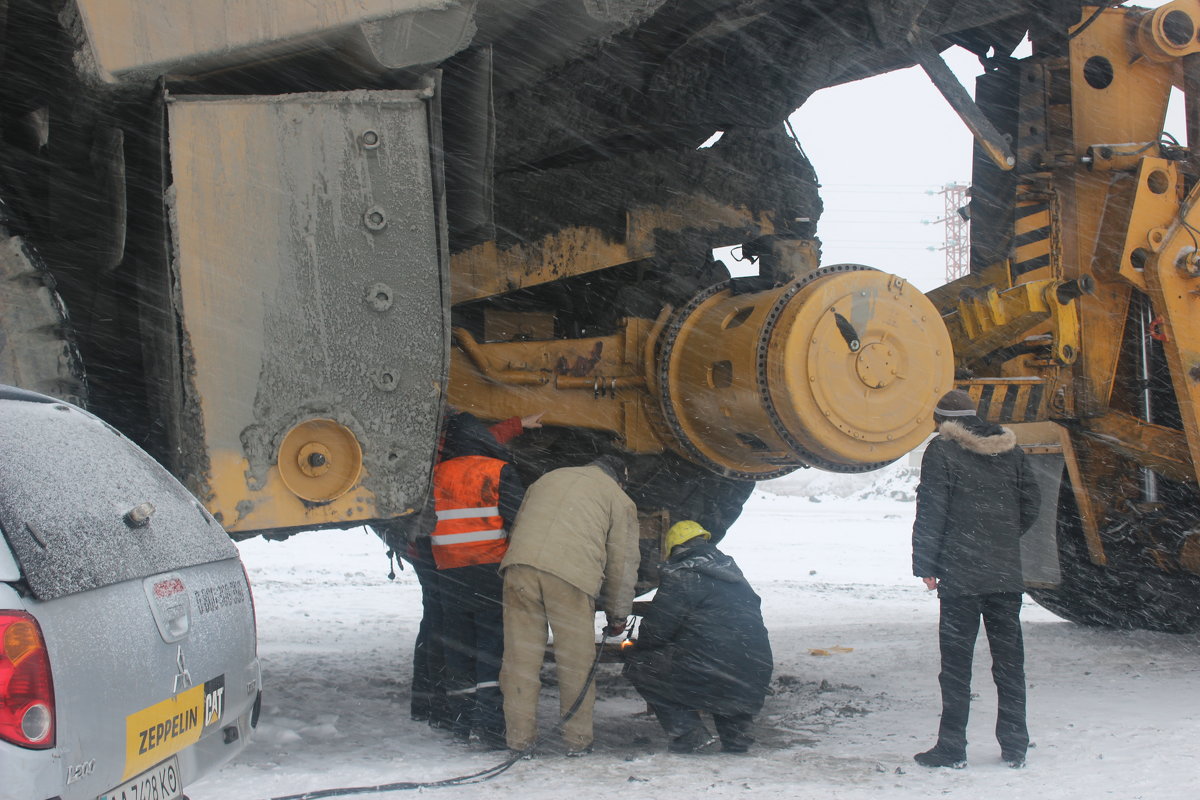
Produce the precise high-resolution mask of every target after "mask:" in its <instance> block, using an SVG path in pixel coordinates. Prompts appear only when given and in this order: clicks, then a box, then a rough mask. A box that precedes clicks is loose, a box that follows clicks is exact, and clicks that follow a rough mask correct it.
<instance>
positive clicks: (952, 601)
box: [913, 390, 1040, 768]
mask: <svg viewBox="0 0 1200 800" xmlns="http://www.w3.org/2000/svg"><path fill="white" fill-rule="evenodd" d="M933 419H934V423H935V424H936V425H937V429H938V436H937V437H935V438H934V439H933V440H932V441H931V442H930V443H929V445H928V447H927V448H926V449H925V455H924V457H923V458H922V460H921V481H920V484H919V485H918V486H917V512H916V520H915V521H914V524H913V574H914V575H915V576H917V577H918V578H921V579H922V580H923V581H924V582H925V586H926V587H927V588H928V589H931V590H932V589H937V592H938V597H939V598H940V600H941V620H940V622H939V626H938V639H939V643H940V647H941V657H942V671H941V674H940V675H939V682H940V683H941V688H942V719H941V726H940V728H939V730H938V740H937V744H936V745H935V746H934V747H933V749H931V750H927V751H926V752H923V753H918V754H917V755H916V756H914V758H915V759H916V761H917V763H919V764H922V765H924V766H927V767H955V768H958V767H962V766H965V765H966V758H967V715H968V712H969V711H970V703H971V658H972V655H973V653H974V651H975V639H976V637H977V636H978V633H979V620H980V618H982V619H983V624H984V625H985V626H986V628H987V636H988V644H989V645H990V646H991V652H992V675H993V677H994V678H995V681H996V691H997V694H998V695H999V717H998V718H997V720H996V738H997V739H998V740H999V742H1000V753H1001V758H1003V759H1004V760H1005V761H1006V762H1008V764H1009V765H1010V766H1012V767H1021V766H1024V764H1025V751H1026V749H1027V748H1028V746H1029V732H1028V730H1027V729H1026V725H1025V652H1024V645H1023V643H1022V637H1021V621H1020V618H1019V615H1020V612H1021V592H1023V591H1024V588H1025V586H1024V582H1023V580H1022V575H1021V536H1022V535H1024V533H1025V532H1026V531H1027V530H1029V528H1030V527H1032V525H1033V523H1034V520H1035V519H1036V518H1037V515H1038V509H1039V505H1040V494H1039V491H1038V487H1037V483H1036V482H1035V480H1034V475H1033V472H1032V470H1031V469H1030V466H1029V464H1028V463H1027V462H1026V460H1025V457H1024V454H1023V453H1022V452H1021V448H1020V447H1018V446H1017V443H1016V436H1015V435H1014V434H1013V432H1012V431H1011V430H1009V429H1008V428H1002V427H1000V426H998V425H993V424H991V423H988V422H984V421H983V420H981V419H980V418H979V417H978V415H977V413H976V410H975V404H974V401H973V400H972V399H971V397H970V395H968V394H967V393H966V392H963V391H958V390H955V391H951V392H949V393H947V394H945V395H943V396H942V398H941V400H939V401H938V405H937V408H936V409H935V410H934V417H933Z"/></svg>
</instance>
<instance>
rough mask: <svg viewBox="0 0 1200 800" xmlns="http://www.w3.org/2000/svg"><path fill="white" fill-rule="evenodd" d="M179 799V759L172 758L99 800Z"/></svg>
mask: <svg viewBox="0 0 1200 800" xmlns="http://www.w3.org/2000/svg"><path fill="white" fill-rule="evenodd" d="M180 797H183V781H181V780H180V779H179V759H177V758H175V757H174V756H172V757H170V758H168V759H167V760H166V761H164V762H162V763H161V764H159V765H158V766H156V767H151V768H150V769H148V770H146V771H145V772H143V773H142V774H141V775H138V776H137V777H136V778H131V779H130V780H128V781H126V782H125V783H123V784H121V785H120V786H118V787H117V788H115V789H112V790H111V791H108V792H105V793H104V794H102V795H100V800H177V799H178V798H180Z"/></svg>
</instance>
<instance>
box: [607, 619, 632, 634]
mask: <svg viewBox="0 0 1200 800" xmlns="http://www.w3.org/2000/svg"><path fill="white" fill-rule="evenodd" d="M628 624H629V623H628V620H624V619H613V618H612V617H609V619H608V624H607V625H605V626H604V630H603V631H602V633H603V634H604V635H605V636H620V635H621V634H622V633H624V632H625V626H626V625H628Z"/></svg>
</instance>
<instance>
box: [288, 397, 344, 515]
mask: <svg viewBox="0 0 1200 800" xmlns="http://www.w3.org/2000/svg"><path fill="white" fill-rule="evenodd" d="M278 464H279V475H280V477H282V478H283V483H284V485H285V486H287V487H288V489H289V490H291V492H292V493H293V494H295V495H296V496H297V497H299V498H301V499H302V500H307V501H308V502H310V503H328V502H330V501H332V500H336V499H337V498H339V497H341V496H342V495H343V494H345V493H346V492H347V491H349V490H350V488H351V487H352V486H354V485H355V484H356V483H358V479H359V477H360V476H361V475H362V467H363V459H362V446H361V445H359V443H358V438H357V437H356V436H355V435H354V433H353V432H351V430H350V429H349V428H347V427H346V426H345V425H342V424H341V423H340V422H337V421H335V420H332V419H319V418H318V419H309V420H305V421H304V422H301V423H299V424H297V425H295V426H294V427H292V429H291V430H289V431H288V432H287V434H285V435H284V437H283V441H282V442H281V443H280V445H279V453H278Z"/></svg>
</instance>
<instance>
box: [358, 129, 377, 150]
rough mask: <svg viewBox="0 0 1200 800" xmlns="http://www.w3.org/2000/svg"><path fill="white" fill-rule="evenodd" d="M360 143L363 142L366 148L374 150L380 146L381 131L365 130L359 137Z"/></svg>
mask: <svg viewBox="0 0 1200 800" xmlns="http://www.w3.org/2000/svg"><path fill="white" fill-rule="evenodd" d="M358 141H359V143H361V144H362V146H363V149H364V150H374V149H375V148H377V147H379V143H380V138H379V133H378V132H377V131H373V130H369V129H368V130H365V131H363V132H362V133H361V134H359V137H358Z"/></svg>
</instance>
